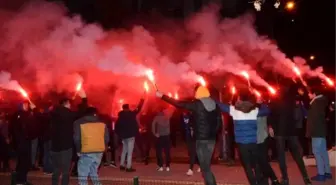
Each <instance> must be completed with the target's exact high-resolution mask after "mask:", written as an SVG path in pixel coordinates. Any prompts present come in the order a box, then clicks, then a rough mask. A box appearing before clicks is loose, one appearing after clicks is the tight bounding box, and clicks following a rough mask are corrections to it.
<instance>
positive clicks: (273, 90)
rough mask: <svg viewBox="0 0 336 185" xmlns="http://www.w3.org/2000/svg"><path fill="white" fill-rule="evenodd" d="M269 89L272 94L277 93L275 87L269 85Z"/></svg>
mask: <svg viewBox="0 0 336 185" xmlns="http://www.w3.org/2000/svg"><path fill="white" fill-rule="evenodd" d="M268 90H269V91H270V93H271V94H276V90H275V89H274V88H273V87H271V86H269V87H268Z"/></svg>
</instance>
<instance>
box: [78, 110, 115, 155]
mask: <svg viewBox="0 0 336 185" xmlns="http://www.w3.org/2000/svg"><path fill="white" fill-rule="evenodd" d="M85 126H86V127H85ZM109 140H110V137H109V132H108V128H107V126H106V124H105V123H104V122H103V121H102V120H100V119H99V118H98V117H97V116H84V117H82V118H80V119H78V120H76V121H75V123H74V143H75V146H76V151H77V152H81V153H100V152H104V151H105V146H107V144H108V142H109Z"/></svg>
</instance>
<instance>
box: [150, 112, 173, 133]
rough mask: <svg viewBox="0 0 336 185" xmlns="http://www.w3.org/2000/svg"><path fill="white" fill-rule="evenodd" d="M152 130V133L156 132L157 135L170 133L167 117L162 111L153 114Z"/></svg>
mask: <svg viewBox="0 0 336 185" xmlns="http://www.w3.org/2000/svg"><path fill="white" fill-rule="evenodd" d="M152 132H153V134H154V135H156V134H157V135H159V136H169V135H170V122H169V117H168V116H167V115H165V114H164V113H163V112H159V114H158V115H157V116H155V118H154V120H153V123H152Z"/></svg>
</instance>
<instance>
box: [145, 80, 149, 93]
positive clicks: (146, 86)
mask: <svg viewBox="0 0 336 185" xmlns="http://www.w3.org/2000/svg"><path fill="white" fill-rule="evenodd" d="M144 88H145V90H146V92H148V91H149V86H148V83H147V81H145V82H144Z"/></svg>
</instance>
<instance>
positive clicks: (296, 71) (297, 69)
mask: <svg viewBox="0 0 336 185" xmlns="http://www.w3.org/2000/svg"><path fill="white" fill-rule="evenodd" d="M293 71H294V72H295V74H296V75H297V76H301V71H300V70H299V68H298V67H296V66H294V67H293Z"/></svg>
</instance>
